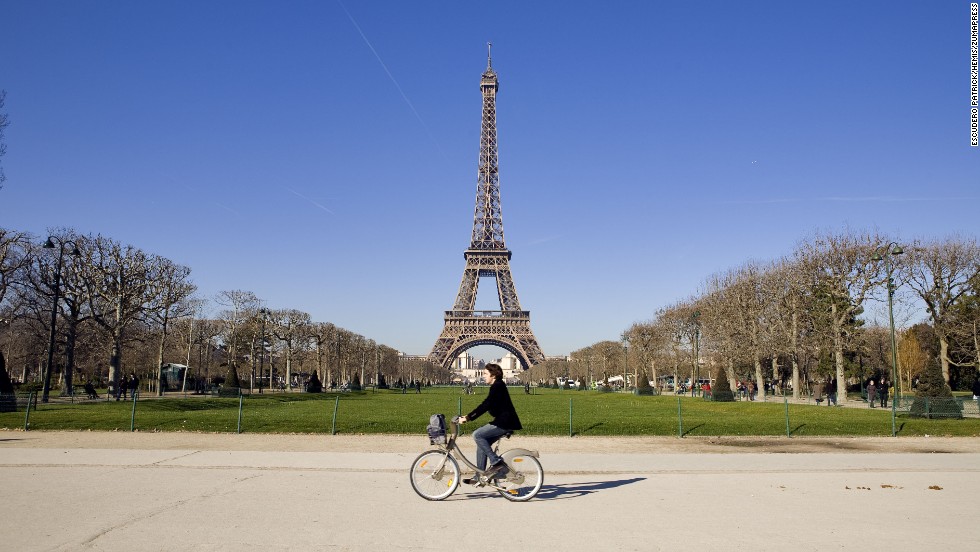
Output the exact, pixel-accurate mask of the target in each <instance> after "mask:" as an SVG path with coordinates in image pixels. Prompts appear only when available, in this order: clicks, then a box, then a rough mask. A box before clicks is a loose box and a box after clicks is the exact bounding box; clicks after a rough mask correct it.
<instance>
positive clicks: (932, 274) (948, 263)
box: [902, 237, 980, 384]
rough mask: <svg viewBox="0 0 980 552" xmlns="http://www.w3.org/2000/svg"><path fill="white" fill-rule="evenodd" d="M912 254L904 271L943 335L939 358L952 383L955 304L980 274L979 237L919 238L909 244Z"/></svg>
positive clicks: (937, 329)
mask: <svg viewBox="0 0 980 552" xmlns="http://www.w3.org/2000/svg"><path fill="white" fill-rule="evenodd" d="M908 249H909V253H910V255H909V256H910V258H909V259H908V262H906V263H904V265H903V267H902V268H903V271H902V272H903V275H904V276H905V281H906V282H907V283H908V285H909V286H910V287H911V288H912V289H913V290H915V293H916V294H918V296H919V298H921V299H922V301H923V302H924V303H925V305H926V310H927V311H928V312H929V318H930V319H931V320H932V323H933V326H934V327H935V331H936V336H937V337H938V338H939V360H940V362H941V363H942V370H943V379H945V380H946V383H947V384H948V383H950V374H949V367H950V364H954V365H966V366H972V364H973V363H972V362H970V363H965V364H961V363H957V362H955V361H953V360H952V359H951V358H950V353H949V342H950V334H951V333H953V332H954V331H955V329H954V326H955V324H954V322H955V320H956V317H955V312H954V306H955V305H956V303H957V302H958V301H959V300H960V298H961V297H963V295H964V294H966V293H968V292H969V291H970V289H971V286H970V283H971V281H972V280H973V279H974V278H976V277H977V275H978V274H980V247H978V246H977V242H976V240H975V239H972V238H970V239H966V238H960V237H953V238H949V239H946V240H943V241H932V242H925V243H923V242H916V243H915V244H914V245H913V246H912V247H910V248H908Z"/></svg>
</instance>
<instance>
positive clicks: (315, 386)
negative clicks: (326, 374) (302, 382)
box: [306, 370, 323, 393]
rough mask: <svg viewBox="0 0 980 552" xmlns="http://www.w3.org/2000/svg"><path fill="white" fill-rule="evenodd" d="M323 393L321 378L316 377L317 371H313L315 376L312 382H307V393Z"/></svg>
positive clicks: (311, 379)
mask: <svg viewBox="0 0 980 552" xmlns="http://www.w3.org/2000/svg"><path fill="white" fill-rule="evenodd" d="M322 391H323V383H322V382H321V381H320V377H319V376H317V375H316V371H315V370H314V371H313V375H311V376H310V381H308V382H306V392H307V393H320V392H322Z"/></svg>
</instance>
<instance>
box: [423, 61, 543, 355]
mask: <svg viewBox="0 0 980 552" xmlns="http://www.w3.org/2000/svg"><path fill="white" fill-rule="evenodd" d="M497 88H498V86H497V74H496V73H494V71H493V67H492V64H491V58H490V44H489V43H488V44H487V70H486V71H484V72H483V76H482V78H481V79H480V91H481V92H482V93H483V129H482V132H481V133H480V176H479V179H478V182H477V186H476V211H475V213H474V215H473V239H472V240H471V241H470V247H469V249H467V250H466V251H465V252H464V253H463V257H464V258H465V259H466V268H465V269H463V281H462V282H461V283H460V284H459V293H458V294H457V295H456V303H455V305H453V310H451V311H446V318H445V320H446V325H445V327H444V328H443V330H442V334H440V335H439V339H437V340H436V344H435V345H433V346H432V352H431V353H429V359H430V360H432V361H433V362H436V363H439V364H440V365H442V366H443V367H444V368H449V367H450V365H451V364H452V362H453V360H455V359H456V357H458V356H459V354H460V353H462V352H463V351H465V350H466V349H469V348H470V347H475V346H477V345H496V346H498V347H502V348H504V349H506V350H508V351H510V352H511V353H513V354H514V355H515V356H517V358H518V360H519V361H520V363H521V366H522V367H523V368H524V369H525V370H526V369H528V368H529V367H530V366H532V365H534V364H537V363H538V362H541V361H543V360H544V353H542V352H541V347H540V346H538V340H537V339H536V338H535V337H534V333H533V332H532V331H531V312H530V311H526V310H521V302H520V300H519V299H518V298H517V288H515V287H514V279H513V277H512V276H511V273H510V255H511V254H510V250H509V249H507V246H506V245H504V222H503V217H502V215H501V212H500V182H499V181H498V179H497V105H496V101H497ZM488 276H493V277H494V278H495V279H496V281H497V296H498V298H499V299H500V310H499V311H476V310H473V308H474V306H475V303H476V292H477V286H479V284H480V278H481V277H488Z"/></svg>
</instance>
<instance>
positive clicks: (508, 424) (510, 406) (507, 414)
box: [466, 379, 524, 430]
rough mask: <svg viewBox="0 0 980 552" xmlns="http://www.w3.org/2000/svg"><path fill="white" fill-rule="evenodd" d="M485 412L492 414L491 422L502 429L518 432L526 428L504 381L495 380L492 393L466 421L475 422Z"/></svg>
mask: <svg viewBox="0 0 980 552" xmlns="http://www.w3.org/2000/svg"><path fill="white" fill-rule="evenodd" d="M484 412H490V415H491V416H493V420H490V423H491V424H493V425H495V426H497V427H499V428H500V429H509V430H518V429H523V428H524V426H522V425H521V419H520V418H518V417H517V411H516V410H514V403H512V402H511V401H510V393H508V392H507V384H506V383H504V382H503V380H499V379H498V380H495V381H494V382H493V384H491V385H490V392H489V393H487V398H486V399H483V402H482V403H480V406H477V407H476V408H474V409H473V412H470V413H469V414H467V415H466V419H467V420H475V419H477V418H479V417H480V416H481V415H482V414H483V413H484Z"/></svg>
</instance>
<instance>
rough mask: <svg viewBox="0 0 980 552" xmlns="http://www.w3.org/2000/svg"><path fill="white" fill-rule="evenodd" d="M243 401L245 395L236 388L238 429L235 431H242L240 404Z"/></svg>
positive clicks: (241, 404)
mask: <svg viewBox="0 0 980 552" xmlns="http://www.w3.org/2000/svg"><path fill="white" fill-rule="evenodd" d="M244 403H245V395H243V394H242V390H241V389H240V388H239V389H238V430H237V431H236V433H241V432H242V406H243V404H244Z"/></svg>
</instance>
